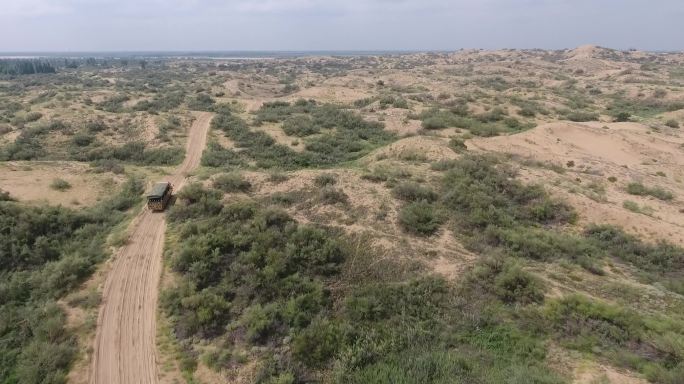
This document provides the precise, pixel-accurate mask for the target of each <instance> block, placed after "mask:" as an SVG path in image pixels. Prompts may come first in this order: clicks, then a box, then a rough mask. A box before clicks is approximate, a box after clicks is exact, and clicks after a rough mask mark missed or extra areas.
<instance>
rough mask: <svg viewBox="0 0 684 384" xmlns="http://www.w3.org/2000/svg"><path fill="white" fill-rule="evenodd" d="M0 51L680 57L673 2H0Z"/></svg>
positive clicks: (683, 15) (681, 20)
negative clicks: (556, 51)
mask: <svg viewBox="0 0 684 384" xmlns="http://www.w3.org/2000/svg"><path fill="white" fill-rule="evenodd" d="M0 36H1V38H0V51H4V52H7V51H117V50H127V51H130V50H454V49H459V48H485V49H493V48H570V47H575V46H578V45H583V44H597V45H601V46H607V47H611V48H620V49H624V48H632V47H633V48H639V49H645V50H684V0H344V1H338V0H327V1H325V0H223V1H221V0H0Z"/></svg>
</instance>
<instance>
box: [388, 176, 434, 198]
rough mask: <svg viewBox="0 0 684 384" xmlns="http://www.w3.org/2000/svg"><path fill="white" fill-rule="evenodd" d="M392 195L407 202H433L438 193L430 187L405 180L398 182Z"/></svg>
mask: <svg viewBox="0 0 684 384" xmlns="http://www.w3.org/2000/svg"><path fill="white" fill-rule="evenodd" d="M392 195H393V196H394V197H396V198H397V199H400V200H403V201H407V202H415V201H421V200H425V201H428V202H433V201H435V200H437V193H435V191H433V190H432V189H431V188H430V187H428V186H424V185H421V184H418V183H416V182H412V181H404V182H400V183H399V184H397V185H396V186H395V187H394V188H393V189H392Z"/></svg>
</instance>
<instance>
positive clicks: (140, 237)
mask: <svg viewBox="0 0 684 384" xmlns="http://www.w3.org/2000/svg"><path fill="white" fill-rule="evenodd" d="M195 117H196V119H195V121H194V122H193V124H192V127H191V128H190V131H189V132H188V141H187V144H186V155H185V160H184V161H183V163H182V164H181V165H180V166H179V167H178V168H176V170H175V172H174V173H173V175H171V176H169V177H168V178H167V180H168V181H170V182H171V183H173V185H174V188H175V189H176V190H180V188H182V186H183V184H184V183H185V181H186V177H185V175H186V174H187V173H188V172H190V171H192V170H193V169H195V168H197V166H198V165H199V163H200V159H201V157H202V151H203V150H204V147H205V145H206V141H207V132H208V131H209V123H210V122H211V119H212V117H213V115H212V114H211V113H208V112H197V113H196V115H195ZM165 230H166V220H165V215H164V214H162V213H152V212H150V211H149V210H147V209H145V210H143V212H142V213H141V214H140V215H139V216H138V218H137V219H136V223H135V224H134V228H133V230H132V233H131V235H130V239H129V242H128V244H127V245H125V246H124V247H123V248H121V249H120V250H119V252H117V254H116V256H115V259H114V261H113V263H112V269H111V271H110V272H109V274H108V275H107V279H106V281H105V284H104V288H103V292H102V306H101V307H100V313H99V316H98V319H97V331H96V335H95V345H94V349H93V360H92V363H91V369H90V373H89V382H90V383H92V384H153V383H157V382H158V381H159V380H158V378H159V369H158V365H157V348H156V342H155V340H156V335H157V326H156V325H157V324H156V320H157V299H158V296H159V292H158V289H159V279H160V276H161V270H162V251H163V249H164V231H165Z"/></svg>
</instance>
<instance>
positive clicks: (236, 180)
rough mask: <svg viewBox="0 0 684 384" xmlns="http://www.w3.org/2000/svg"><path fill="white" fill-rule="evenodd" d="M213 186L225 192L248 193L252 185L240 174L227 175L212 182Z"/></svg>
mask: <svg viewBox="0 0 684 384" xmlns="http://www.w3.org/2000/svg"><path fill="white" fill-rule="evenodd" d="M212 186H213V187H214V188H216V189H218V190H221V191H223V192H248V191H249V189H250V188H252V184H251V183H250V182H249V181H247V180H245V179H244V178H243V177H242V175H240V174H239V173H225V174H221V175H218V176H216V177H215V178H214V179H213V180H212Z"/></svg>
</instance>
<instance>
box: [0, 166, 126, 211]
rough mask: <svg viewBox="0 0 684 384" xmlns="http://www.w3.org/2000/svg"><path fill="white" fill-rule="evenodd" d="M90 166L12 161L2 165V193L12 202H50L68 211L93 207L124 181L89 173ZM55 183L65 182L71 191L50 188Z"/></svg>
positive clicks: (0, 184) (0, 186)
mask: <svg viewBox="0 0 684 384" xmlns="http://www.w3.org/2000/svg"><path fill="white" fill-rule="evenodd" d="M89 170H90V167H89V166H88V165H87V164H83V163H78V162H71V161H60V162H52V161H50V162H37V161H30V162H27V161H13V162H7V163H2V164H0V189H2V190H4V191H7V192H9V193H10V196H12V198H14V199H17V200H19V201H22V202H27V203H42V202H47V203H48V204H51V205H63V206H67V207H77V206H90V205H93V204H95V203H96V202H97V201H98V200H99V199H101V198H102V197H104V196H105V195H106V193H107V191H109V190H112V188H113V187H115V186H116V185H117V184H118V183H119V182H120V181H121V179H122V178H121V177H118V176H115V175H113V174H111V173H103V174H94V173H92V172H90V173H89ZM55 179H62V180H66V181H67V182H68V183H69V184H71V188H69V189H68V190H65V191H57V190H54V189H52V188H50V184H51V183H52V182H53V180H55Z"/></svg>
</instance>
